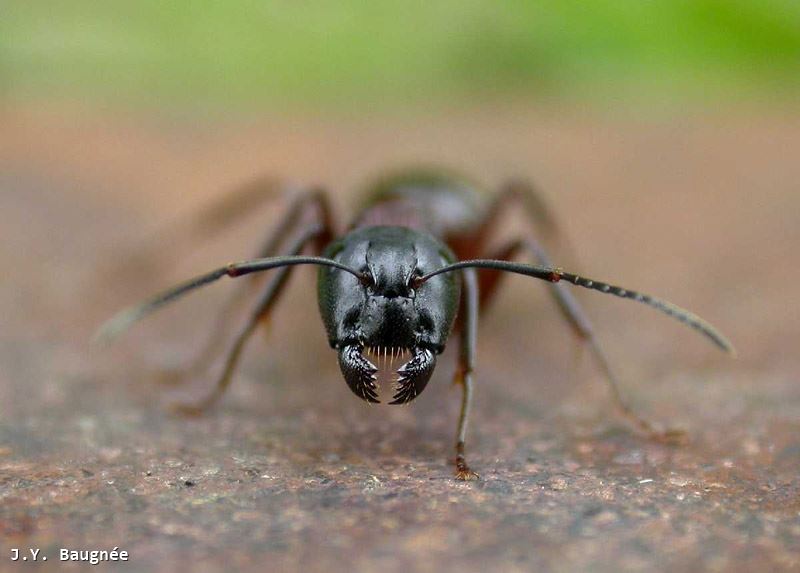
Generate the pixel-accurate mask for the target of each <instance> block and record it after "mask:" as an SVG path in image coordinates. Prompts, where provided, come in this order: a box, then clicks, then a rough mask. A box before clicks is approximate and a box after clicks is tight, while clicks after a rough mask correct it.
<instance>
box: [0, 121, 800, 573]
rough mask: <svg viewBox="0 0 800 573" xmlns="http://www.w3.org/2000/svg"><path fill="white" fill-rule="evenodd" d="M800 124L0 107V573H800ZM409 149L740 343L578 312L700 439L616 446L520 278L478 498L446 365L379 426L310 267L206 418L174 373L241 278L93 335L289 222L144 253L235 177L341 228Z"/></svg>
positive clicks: (652, 321) (647, 319) (605, 407)
mask: <svg viewBox="0 0 800 573" xmlns="http://www.w3.org/2000/svg"><path fill="white" fill-rule="evenodd" d="M798 117H800V116H798V114H796V113H788V112H774V113H772V114H769V115H767V114H763V113H758V114H756V113H753V112H748V111H739V112H736V113H733V112H724V113H723V112H720V113H719V114H717V115H713V116H707V117H686V118H682V119H679V120H675V119H671V120H668V119H663V120H659V121H644V120H631V119H598V118H596V117H592V116H577V115H575V114H574V113H573V114H559V113H556V112H554V111H548V112H546V113H545V112H530V111H528V112H520V110H510V111H499V110H497V109H486V110H478V111H477V112H476V111H472V112H466V111H465V112H459V113H453V114H451V115H449V116H446V117H433V116H430V117H415V118H388V119H387V118H378V117H376V118H371V119H370V118H368V119H359V120H354V119H351V120H346V119H337V120H333V119H313V118H311V119H302V120H291V119H285V118H284V119H275V118H262V119H259V120H255V121H244V120H238V119H230V120H224V121H223V120H216V121H214V122H211V121H207V122H197V123H195V122H190V121H188V120H181V119H166V118H160V119H143V118H141V117H111V116H108V115H99V114H98V115H93V114H87V113H79V112H76V111H75V110H71V109H64V108H62V109H58V110H54V109H41V108H36V109H34V108H20V107H16V108H11V107H7V108H5V111H3V112H2V114H0V124H1V125H3V128H2V129H1V130H0V229H2V241H0V264H1V265H2V268H3V269H4V271H3V280H2V283H0V316H2V317H3V319H2V325H3V326H2V329H0V416H1V418H0V547H2V551H3V552H4V554H3V555H2V556H0V569H5V568H8V567H11V566H12V565H11V563H10V561H9V553H10V548H12V547H19V548H28V547H38V548H41V549H42V552H43V553H44V554H46V555H48V556H49V558H50V563H53V562H55V561H57V557H58V549H59V548H62V547H64V548H73V549H112V548H114V547H115V546H116V547H119V548H121V549H124V550H127V551H128V552H129V553H130V556H131V557H130V562H129V563H128V565H129V567H131V569H130V570H142V571H145V570H154V569H155V570H164V571H170V570H185V568H186V566H187V565H188V564H191V565H192V570H193V571H215V570H221V569H227V570H254V571H255V570H270V571H284V570H302V571H326V572H334V571H353V570H354V571H381V572H383V573H388V572H391V571H406V570H418V571H443V570H452V569H459V570H464V571H472V570H475V571H531V570H540V571H541V570H554V571H578V570H581V571H587V570H591V571H609V572H612V571H653V570H664V571H666V570H669V571H696V570H712V571H716V570H718V571H767V570H797V569H798V568H800V501H798V499H799V498H798V495H799V494H800V491H798V489H800V487H799V483H798V479H797V476H798V470H800V385H798V372H800V357H798V352H797V342H798V339H799V338H798V335H800V320H798V285H800V265H797V264H796V263H797V260H798V259H797V253H798V251H800V224H798V215H800V187H799V185H800V183H799V182H800V157H799V156H798V153H797V150H798V149H800V120H798ZM419 160H424V161H434V162H437V163H446V164H450V165H454V166H456V167H461V168H464V169H465V170H468V171H469V172H470V173H472V174H474V175H476V176H478V177H482V178H484V179H485V180H486V181H487V182H490V183H491V182H499V181H500V180H501V179H503V178H504V177H506V176H508V175H512V174H528V175H532V176H534V177H535V178H536V179H537V181H538V182H539V183H540V185H541V186H542V187H543V188H544V189H545V190H546V192H547V196H548V197H549V199H550V202H551V203H552V205H553V207H554V209H555V210H556V212H557V213H558V214H559V215H560V218H561V219H562V221H563V225H564V228H565V230H566V231H567V233H568V234H569V235H570V237H571V240H572V243H573V244H574V245H576V246H577V249H576V250H577V251H578V259H579V262H577V263H573V265H578V267H579V268H578V269H577V270H579V271H581V272H583V273H584V274H586V275H588V276H591V277H596V278H598V279H613V280H614V281H616V282H618V283H619V284H622V285H625V286H630V287H632V288H639V289H641V290H643V291H645V292H652V293H653V294H659V295H662V296H664V297H666V298H669V299H671V300H673V301H675V302H677V303H679V304H682V305H684V306H687V307H689V308H691V309H693V310H695V311H696V312H698V313H699V314H701V315H702V316H704V317H706V318H707V319H709V320H710V321H711V322H713V323H715V324H716V325H717V326H719V327H720V328H721V329H722V330H723V331H724V332H726V333H727V334H728V335H729V336H730V338H731V339H732V340H733V341H734V343H735V344H736V345H737V347H738V350H739V358H738V359H737V360H729V359H728V358H726V357H725V356H722V355H720V354H719V353H718V352H717V351H716V350H715V349H714V348H712V347H711V346H710V345H707V344H706V343H705V342H704V340H702V339H701V338H699V337H698V336H696V335H695V334H693V333H692V332H690V331H688V330H686V329H684V328H682V327H681V326H680V325H673V324H671V323H670V321H668V320H666V319H663V318H661V317H659V316H656V315H655V313H653V312H652V311H650V310H648V309H646V308H644V307H640V306H637V305H635V304H630V303H626V302H623V301H619V300H617V299H610V298H608V297H602V296H600V295H595V294H594V293H581V294H580V296H581V299H582V300H583V301H584V302H585V304H586V306H587V308H588V310H589V313H590V314H591V316H592V317H593V318H594V319H595V322H596V324H597V328H598V330H599V331H600V332H601V335H602V337H603V340H604V342H605V345H606V347H607V348H608V351H609V353H610V354H611V356H612V358H613V360H614V362H615V363H616V364H617V365H618V367H619V369H620V371H621V373H622V375H623V378H624V380H625V391H626V393H627V395H628V396H629V397H630V398H631V400H632V402H633V403H635V404H636V405H637V408H638V409H639V411H640V412H642V413H644V414H646V415H647V416H648V417H649V418H651V419H654V420H658V421H664V422H668V423H670V424H672V425H678V426H683V427H685V428H686V429H687V430H688V432H689V434H690V436H691V441H690V443H689V444H688V445H686V446H683V447H670V446H665V445H661V444H657V443H653V442H649V441H647V440H645V439H642V438H640V437H639V436H637V435H635V434H634V433H632V432H631V431H629V429H628V428H627V427H626V426H625V425H624V423H623V422H622V421H621V420H620V419H619V418H618V417H616V416H615V414H614V412H613V411H612V409H611V407H610V405H609V402H608V399H607V395H606V392H605V389H604V387H603V385H602V381H601V379H600V378H599V376H598V374H597V372H596V370H595V369H594V368H592V367H591V364H590V363H589V361H588V360H584V361H583V362H584V363H583V364H582V363H581V362H580V361H579V360H577V359H576V352H575V347H576V342H575V341H574V340H573V339H572V337H571V335H570V333H569V331H568V330H567V329H566V328H565V327H563V326H562V325H561V324H560V323H559V320H558V316H557V314H556V313H555V312H554V310H553V308H552V305H551V304H550V303H549V301H548V300H547V298H546V296H545V293H546V289H545V288H544V287H543V285H539V284H535V283H531V282H528V281H525V280H524V279H521V278H515V279H513V280H511V281H509V285H508V288H507V289H506V290H505V292H504V296H503V297H501V300H500V301H498V304H496V305H495V307H494V308H493V309H492V312H490V313H489V314H487V316H486V317H485V319H484V320H483V322H482V325H481V331H480V354H479V368H478V389H477V395H476V400H477V401H476V407H475V411H474V419H473V423H472V427H471V432H470V434H471V435H470V441H469V445H468V449H469V452H470V460H471V463H472V465H473V466H474V467H475V469H476V470H478V471H479V472H480V473H481V475H482V480H481V481H479V482H472V483H457V482H455V481H453V480H452V479H451V472H452V468H451V466H450V463H449V461H448V460H449V458H450V457H451V456H452V452H451V440H452V437H453V433H454V430H455V419H456V414H457V407H458V393H457V390H455V389H453V388H450V387H449V384H448V379H449V375H450V373H451V372H452V355H451V354H448V355H446V357H445V359H444V360H442V361H441V362H440V364H441V366H440V368H439V372H438V373H437V375H436V377H435V378H434V380H433V382H432V383H431V386H430V388H429V389H428V390H427V391H426V392H425V395H424V396H422V397H421V398H420V399H419V400H418V401H417V402H416V403H415V404H413V405H412V406H411V407H407V408H390V407H388V406H379V407H368V406H366V405H365V404H363V403H362V402H360V401H358V400H356V399H355V398H354V397H353V396H352V395H351V393H350V392H349V391H348V390H347V388H346V386H345V384H344V383H343V381H342V380H341V378H340V376H339V374H338V370H337V367H336V364H335V359H334V356H333V354H332V353H331V352H330V350H329V349H328V347H327V345H326V342H325V339H324V336H323V332H322V328H321V324H320V322H319V319H318V317H317V316H316V311H315V309H314V306H315V302H314V298H313V297H314V275H313V272H311V271H309V270H303V271H301V272H299V273H298V275H297V276H296V277H295V279H294V280H293V282H292V285H293V288H292V292H291V294H290V295H289V297H288V299H287V300H286V301H285V302H284V303H283V304H282V305H281V307H280V308H279V311H278V313H277V314H276V316H275V318H274V320H273V321H272V323H271V326H270V331H269V333H268V336H266V337H264V336H261V337H257V339H255V340H254V341H253V342H252V344H251V345H250V347H249V348H248V353H247V355H246V358H245V360H244V364H243V366H242V368H241V370H240V372H239V374H238V375H237V377H236V380H235V383H234V385H233V387H232V389H231V391H230V392H229V394H228V395H227V396H226V398H225V400H224V401H223V403H222V404H221V405H220V407H219V408H217V409H216V410H215V411H214V412H212V413H211V414H209V415H207V416H205V417H203V418H199V419H192V420H186V419H181V418H176V417H174V416H172V415H170V414H169V413H168V412H167V411H166V408H165V405H167V404H168V403H169V402H170V401H172V400H174V399H175V398H176V397H177V396H187V395H198V394H199V393H201V392H202V391H203V389H204V388H205V387H207V385H208V383H209V380H208V379H204V378H197V379H193V380H191V381H190V383H189V384H188V385H187V386H186V387H181V388H175V387H169V386H166V385H164V384H162V383H159V380H161V379H162V377H161V376H160V375H159V372H161V371H163V370H165V369H170V368H177V367H180V365H182V364H185V363H186V362H187V361H188V360H189V359H191V357H192V354H193V351H196V349H197V348H198V347H199V346H201V345H202V342H203V340H204V335H205V333H206V332H207V330H208V328H210V326H211V325H212V324H213V320H214V316H215V311H216V309H217V308H218V307H220V306H221V305H222V304H223V303H224V299H225V293H226V291H227V290H228V289H230V288H231V285H219V286H217V287H214V288H213V289H209V291H208V292H204V293H198V294H196V295H194V296H193V297H191V298H190V299H189V300H187V301H186V302H184V303H182V304H181V305H178V306H176V307H175V308H173V309H170V310H169V311H165V312H164V314H163V316H159V317H154V318H153V319H152V320H150V321H148V322H146V323H143V324H141V325H138V326H137V327H136V328H135V329H134V330H133V331H132V332H131V333H129V335H127V336H126V337H125V338H123V339H121V340H120V341H119V342H117V343H116V344H115V345H114V346H113V347H111V348H96V347H91V346H90V345H89V344H88V343H87V341H88V339H89V337H90V335H91V333H92V330H93V329H94V327H96V326H97V324H99V323H100V322H101V321H102V320H103V319H105V318H107V317H108V316H109V315H110V314H111V313H112V312H113V311H115V310H117V309H118V308H119V307H121V306H123V305H126V304H129V303H131V302H134V301H137V300H138V299H139V298H141V297H142V296H145V295H147V294H150V293H152V292H153V291H154V290H157V289H159V288H161V287H163V286H166V285H168V284H170V283H172V282H174V281H176V280H178V279H180V278H183V277H185V276H189V275H191V274H193V273H196V272H198V271H201V270H205V269H206V268H207V267H211V266H214V265H216V264H218V263H220V262H225V261H227V260H229V259H238V258H243V257H246V256H248V255H249V254H250V253H251V251H252V246H253V245H254V244H255V243H257V242H258V240H259V238H260V237H261V236H262V235H263V233H264V229H265V228H266V226H267V225H269V224H271V223H273V222H274V221H275V218H276V216H277V213H278V212H279V209H278V205H270V206H268V207H266V208H265V209H263V210H262V211H261V212H260V213H261V214H260V215H254V216H253V217H252V218H249V219H248V220H247V221H244V222H243V223H242V225H241V227H240V228H238V229H236V230H234V231H232V232H230V233H227V234H225V235H224V236H221V237H218V238H215V239H214V240H210V241H205V242H200V243H198V244H197V245H196V246H194V245H193V246H191V248H190V249H188V251H187V249H185V248H183V247H182V248H180V249H177V248H170V247H174V246H175V245H165V247H164V249H163V250H161V251H160V252H159V253H158V259H159V260H161V261H162V262H166V263H168V264H164V265H156V264H154V265H151V266H149V267H147V268H143V267H141V266H136V265H135V264H134V262H133V259H132V258H131V253H132V248H134V246H135V245H137V244H141V243H140V241H145V242H146V240H147V239H146V238H147V237H151V238H152V237H153V233H154V230H155V229H159V228H163V226H164V225H165V224H166V223H167V222H169V221H175V220H180V219H181V218H182V217H185V216H186V215H188V214H189V213H191V212H192V211H193V210H194V209H196V208H197V206H198V205H200V204H202V203H203V202H205V201H208V200H210V199H212V198H213V197H214V196H218V195H219V194H221V193H223V192H224V191H225V189H226V188H227V187H229V186H231V185H232V184H235V183H238V182H241V181H244V180H247V179H248V178H250V177H252V176H254V175H257V174H264V173H267V174H278V175H281V176H286V177H288V178H290V179H292V180H294V181H298V182H311V183H315V182H325V183H329V184H330V185H331V187H332V189H333V190H334V193H335V197H336V202H337V207H339V208H340V211H341V212H345V211H347V209H348V208H350V207H351V206H352V196H353V194H352V192H350V191H349V190H351V189H353V188H354V187H356V186H357V185H358V184H359V183H360V182H363V181H364V180H365V179H366V178H368V177H370V176H371V175H373V174H374V173H375V172H376V171H378V170H380V169H382V168H384V167H387V166H392V165H396V164H403V163H407V162H411V161H419ZM129 262H130V264H128V263H129ZM120 263H122V264H120ZM565 266H567V265H566V264H565ZM121 267H126V268H127V269H129V271H131V272H122V271H121V270H120V268H121ZM170 267H171V268H170Z"/></svg>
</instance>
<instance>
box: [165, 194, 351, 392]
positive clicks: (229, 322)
mask: <svg viewBox="0 0 800 573" xmlns="http://www.w3.org/2000/svg"><path fill="white" fill-rule="evenodd" d="M233 199H234V201H235V207H236V209H233V207H234V205H230V204H229V203H227V202H226V203H224V204H222V205H221V207H223V211H224V213H225V217H221V218H222V219H224V220H225V221H226V222H230V221H232V219H233V214H234V211H235V212H236V213H240V212H241V211H242V209H241V205H240V202H241V198H240V197H239V195H237V196H235V197H234V198H233ZM201 215H202V218H203V219H210V218H211V217H212V216H213V210H212V209H207V210H206V211H204V212H203V213H201ZM308 220H316V221H320V222H321V224H322V228H323V230H322V231H320V233H319V236H317V237H315V238H313V243H314V246H315V252H322V250H323V249H324V248H325V246H326V245H327V243H328V242H330V241H331V240H332V238H333V235H334V233H335V225H334V221H333V213H332V209H331V205H330V202H329V200H328V198H327V196H326V195H325V193H324V192H323V190H321V189H308V190H303V191H300V192H298V193H296V194H295V195H294V196H293V197H292V199H291V201H290V202H289V205H288V207H287V208H286V211H285V213H284V214H283V216H282V217H281V218H280V220H279V222H278V224H277V225H276V226H275V227H274V228H272V229H270V231H269V233H268V234H267V235H266V237H264V239H263V240H262V242H261V244H260V245H259V247H258V249H257V250H256V251H255V253H254V255H255V256H254V258H259V259H260V258H265V257H274V256H276V255H278V254H280V253H281V251H282V249H281V247H285V245H284V243H285V242H286V241H287V238H288V237H290V236H291V235H292V233H294V232H295V231H296V230H297V229H298V228H302V227H301V226H302V225H304V224H306V225H307V224H308ZM214 224H215V225H216V226H219V225H220V224H221V221H220V220H215V221H214ZM308 241H309V242H310V241H311V239H309V240H308ZM288 248H289V250H292V249H293V248H294V247H292V246H289V247H288ZM284 250H285V249H284ZM260 278H261V277H259V276H257V275H256V276H253V277H251V278H250V282H251V283H252V284H244V285H236V287H235V288H234V289H233V292H232V293H231V294H230V296H229V297H228V299H227V300H226V301H225V303H224V305H223V307H222V309H221V310H220V311H219V312H218V314H217V317H216V320H215V321H214V326H213V328H212V329H211V335H210V336H209V338H208V340H207V341H206V342H205V344H204V345H203V346H202V348H201V350H200V352H198V353H197V354H196V356H195V358H194V359H193V360H191V362H190V363H189V366H188V367H187V368H183V369H181V370H180V371H178V372H168V373H166V374H165V375H162V376H161V379H162V381H164V382H168V383H171V384H175V383H177V382H182V381H183V380H186V379H190V378H194V377H196V376H198V375H200V374H202V373H204V372H207V371H208V370H209V368H211V366H212V365H213V363H214V361H215V359H216V358H218V356H219V354H220V351H221V349H222V347H223V344H224V343H225V340H226V338H227V337H228V336H230V335H231V334H232V327H233V319H234V318H235V317H236V316H237V315H238V314H239V311H240V310H241V308H242V305H243V303H246V302H247V301H249V300H250V299H251V296H248V295H249V292H248V291H249V290H250V289H249V288H248V287H252V286H253V285H256V286H260V284H261V282H263V281H261V280H259V279H260ZM268 290H269V287H267V290H265V291H264V292H268ZM262 296H263V295H262ZM239 336H241V333H240V334H239Z"/></svg>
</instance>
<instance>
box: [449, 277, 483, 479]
mask: <svg viewBox="0 0 800 573" xmlns="http://www.w3.org/2000/svg"><path fill="white" fill-rule="evenodd" d="M461 276H462V279H463V289H464V292H463V299H462V301H461V317H462V319H461V332H460V333H459V336H460V348H459V356H458V365H457V367H456V373H455V378H454V380H453V382H454V383H455V384H459V385H460V386H461V389H462V394H461V412H460V414H459V418H458V432H457V434H456V479H457V480H465V481H466V480H475V479H478V477H479V476H478V474H476V473H475V472H474V471H472V470H471V469H470V467H469V465H467V458H466V452H465V448H466V438H467V421H468V417H469V412H470V408H471V406H472V393H473V389H474V382H473V379H472V372H473V370H474V369H475V353H476V346H477V339H478V310H479V307H478V305H479V301H478V276H477V272H476V271H475V269H464V270H463V271H461Z"/></svg>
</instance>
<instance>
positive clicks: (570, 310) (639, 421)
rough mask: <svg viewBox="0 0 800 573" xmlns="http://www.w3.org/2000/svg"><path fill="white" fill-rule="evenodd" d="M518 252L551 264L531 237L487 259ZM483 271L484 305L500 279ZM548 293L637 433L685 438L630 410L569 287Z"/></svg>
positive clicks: (506, 257) (676, 440) (658, 437)
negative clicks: (587, 351)
mask: <svg viewBox="0 0 800 573" xmlns="http://www.w3.org/2000/svg"><path fill="white" fill-rule="evenodd" d="M520 252H526V253H528V254H530V255H533V257H534V259H535V260H536V262H537V264H540V265H543V266H547V267H552V266H553V263H552V261H551V260H550V257H549V256H548V255H547V252H546V251H545V250H544V248H542V246H541V245H539V243H537V242H536V241H534V240H533V239H523V240H517V241H513V242H511V243H509V244H508V245H506V246H505V247H503V248H501V249H499V250H498V251H497V252H496V253H495V254H494V255H492V256H490V258H497V259H501V260H511V259H513V258H514V257H515V256H516V255H518V254H519V253H520ZM485 274H486V275H489V276H487V277H486V278H487V279H489V280H487V281H486V283H485V284H481V288H482V290H481V295H483V299H482V303H484V304H485V303H487V302H488V301H489V300H490V299H491V297H492V296H493V295H494V294H495V292H496V291H497V287H498V285H499V280H500V276H499V273H485ZM550 292H551V293H552V295H553V299H554V300H555V302H556V304H557V305H558V309H559V311H560V312H561V315H562V316H563V317H564V318H565V319H566V320H567V322H568V323H569V325H570V326H571V327H572V329H573V331H574V332H575V333H576V334H577V335H578V336H579V337H580V339H581V340H582V341H583V342H585V343H586V344H587V345H588V346H589V349H590V350H591V352H592V355H593V356H594V358H595V361H596V362H597V364H598V365H599V367H600V370H601V371H602V372H603V376H604V377H605V380H606V383H607V384H608V388H609V390H610V392H611V398H612V400H613V402H614V405H615V406H616V407H617V409H618V410H619V411H620V413H621V414H622V415H623V416H624V417H625V418H626V419H627V420H628V422H630V423H631V424H632V425H633V426H634V427H635V428H636V429H638V430H639V431H640V432H642V433H644V434H645V435H647V436H648V437H650V438H652V439H656V440H658V441H663V442H667V443H680V442H683V441H685V439H686V436H685V433H684V432H683V431H681V430H674V429H667V430H659V429H657V428H656V427H654V426H653V424H651V423H650V422H648V421H647V420H646V419H644V418H642V417H641V416H639V415H638V414H637V413H636V412H635V411H634V410H633V408H632V407H631V406H630V405H629V404H628V402H627V401H626V400H625V398H624V397H623V394H622V391H621V389H620V384H619V381H618V380H619V379H618V378H617V375H616V374H615V372H614V370H613V369H612V368H611V363H610V362H609V360H608V357H607V356H606V354H605V352H604V351H603V349H602V347H601V346H600V342H599V340H598V339H597V336H596V335H595V333H594V328H593V327H592V323H591V322H590V321H589V319H588V317H587V316H586V314H585V313H584V311H583V309H582V308H581V306H580V304H579V303H578V301H577V299H576V298H575V296H574V295H573V294H572V293H571V292H570V291H569V288H568V287H567V286H566V285H563V284H560V283H552V284H550Z"/></svg>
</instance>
